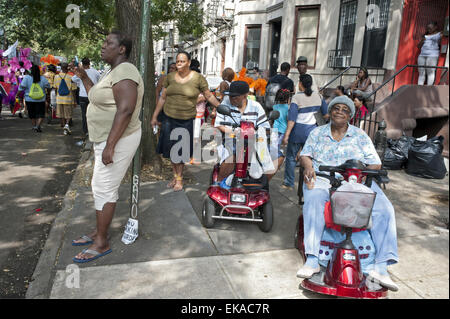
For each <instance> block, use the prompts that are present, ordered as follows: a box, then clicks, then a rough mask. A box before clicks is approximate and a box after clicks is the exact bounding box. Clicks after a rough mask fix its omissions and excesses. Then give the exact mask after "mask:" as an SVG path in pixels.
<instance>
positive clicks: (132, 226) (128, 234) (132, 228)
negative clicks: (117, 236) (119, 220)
mask: <svg viewBox="0 0 450 319" xmlns="http://www.w3.org/2000/svg"><path fill="white" fill-rule="evenodd" d="M138 235H139V233H138V220H137V219H133V218H128V222H127V225H126V226H125V231H124V233H123V236H122V242H123V243H124V244H125V245H129V244H132V243H134V241H135V240H136V238H137V237H138Z"/></svg>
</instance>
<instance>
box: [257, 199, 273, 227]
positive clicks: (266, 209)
mask: <svg viewBox="0 0 450 319" xmlns="http://www.w3.org/2000/svg"><path fill="white" fill-rule="evenodd" d="M260 209H261V210H260V213H261V218H262V219H263V221H262V222H261V223H258V227H259V229H260V230H261V231H263V232H265V233H268V232H269V231H270V230H271V229H272V225H273V207H272V203H271V202H267V203H265V204H264V205H263V206H262V207H261V208H260Z"/></svg>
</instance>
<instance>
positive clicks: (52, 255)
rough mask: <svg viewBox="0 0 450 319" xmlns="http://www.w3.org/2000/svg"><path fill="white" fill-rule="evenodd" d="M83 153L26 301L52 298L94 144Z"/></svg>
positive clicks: (87, 146) (35, 272)
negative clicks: (59, 262)
mask: <svg viewBox="0 0 450 319" xmlns="http://www.w3.org/2000/svg"><path fill="white" fill-rule="evenodd" d="M81 152H82V153H81V158H80V161H79V162H78V166H77V169H76V171H75V174H74V176H73V178H72V181H71V183H70V185H69V188H68V189H67V192H66V194H65V196H64V205H63V208H62V210H61V211H60V212H59V213H58V214H57V215H56V218H55V220H54V221H53V225H52V228H51V230H50V233H49V235H48V237H47V240H46V242H45V246H44V248H43V249H42V252H41V255H40V257H39V261H38V263H37V265H36V268H35V269H34V272H33V275H32V277H31V281H30V285H29V287H28V289H27V292H26V294H25V299H48V298H49V297H50V293H51V290H52V283H53V280H54V278H55V275H56V269H55V266H56V264H57V262H58V258H59V252H60V249H61V245H62V243H63V240H64V236H65V232H66V226H67V222H68V221H69V220H70V219H71V217H72V216H71V212H72V209H73V205H74V202H75V199H76V197H77V189H78V188H77V181H81V180H83V174H82V172H83V171H84V168H85V167H86V166H89V165H90V164H91V163H92V162H93V158H94V152H93V150H92V143H91V142H87V143H86V144H85V146H84V148H83V149H82V150H81ZM91 165H92V164H91Z"/></svg>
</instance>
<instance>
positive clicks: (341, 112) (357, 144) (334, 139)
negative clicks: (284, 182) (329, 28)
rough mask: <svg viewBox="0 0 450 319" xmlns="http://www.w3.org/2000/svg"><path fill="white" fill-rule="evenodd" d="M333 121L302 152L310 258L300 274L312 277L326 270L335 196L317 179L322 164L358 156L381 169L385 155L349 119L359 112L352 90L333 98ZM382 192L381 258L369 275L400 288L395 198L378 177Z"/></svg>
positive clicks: (375, 223)
mask: <svg viewBox="0 0 450 319" xmlns="http://www.w3.org/2000/svg"><path fill="white" fill-rule="evenodd" d="M328 113H329V114H330V119H331V121H330V123H329V124H327V125H324V126H320V127H317V128H316V129H314V130H313V131H312V132H311V133H310V135H309V137H308V139H307V141H306V143H305V146H304V147H303V150H302V151H301V153H300V157H301V164H302V166H303V168H304V170H305V171H304V176H305V183H304V185H303V192H304V205H303V218H304V232H305V235H304V238H305V239H304V244H305V253H306V256H307V260H306V262H305V264H304V265H303V267H302V268H300V269H299V271H298V272H297V277H300V278H311V277H312V275H313V274H315V273H317V272H319V271H320V266H319V263H318V262H319V260H318V256H319V247H320V241H321V236H322V233H323V230H324V227H325V218H324V207H325V203H326V202H327V201H329V197H330V196H329V190H328V188H327V186H324V185H323V184H325V183H319V180H317V181H316V173H315V172H317V171H319V166H320V165H328V166H338V165H341V164H343V163H344V162H345V161H347V160H350V159H354V160H359V161H361V162H363V163H364V164H366V165H367V168H368V169H375V170H378V169H381V161H380V158H379V156H378V154H377V152H376V151H375V147H374V146H373V144H372V141H371V140H370V138H369V137H368V136H367V134H366V133H365V132H364V131H363V130H361V129H359V128H357V127H355V126H353V125H350V124H349V122H350V120H351V118H352V117H353V116H354V115H355V105H354V103H353V101H352V100H351V99H349V98H348V97H347V96H339V97H336V98H335V99H333V100H332V101H331V102H330V104H329V106H328ZM372 190H373V191H375V192H376V193H377V196H376V199H375V203H374V207H373V211H372V227H371V229H370V230H369V231H370V234H371V237H372V240H373V242H374V245H375V249H376V254H375V264H374V265H373V267H372V269H371V270H370V271H369V274H368V278H369V280H373V281H376V282H378V283H379V284H380V285H382V286H384V287H386V288H388V289H390V290H393V291H397V290H398V286H397V285H396V284H395V283H394V282H393V281H392V279H391V278H390V276H389V274H388V271H387V266H388V265H391V264H395V263H397V262H398V252H397V231H396V223H395V212H394V208H393V206H392V204H391V203H390V201H389V200H388V198H387V197H386V195H384V193H383V192H382V191H381V189H380V187H379V186H378V185H377V184H376V183H375V182H373V183H372Z"/></svg>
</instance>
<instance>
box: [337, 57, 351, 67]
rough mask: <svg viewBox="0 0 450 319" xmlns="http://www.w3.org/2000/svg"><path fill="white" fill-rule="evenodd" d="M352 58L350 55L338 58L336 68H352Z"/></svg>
mask: <svg viewBox="0 0 450 319" xmlns="http://www.w3.org/2000/svg"><path fill="white" fill-rule="evenodd" d="M351 59H352V57H351V56H348V55H341V56H337V57H335V59H334V66H335V67H336V68H346V67H348V66H350V62H351Z"/></svg>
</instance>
